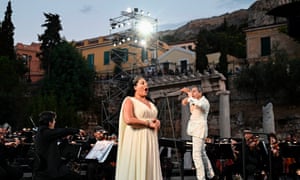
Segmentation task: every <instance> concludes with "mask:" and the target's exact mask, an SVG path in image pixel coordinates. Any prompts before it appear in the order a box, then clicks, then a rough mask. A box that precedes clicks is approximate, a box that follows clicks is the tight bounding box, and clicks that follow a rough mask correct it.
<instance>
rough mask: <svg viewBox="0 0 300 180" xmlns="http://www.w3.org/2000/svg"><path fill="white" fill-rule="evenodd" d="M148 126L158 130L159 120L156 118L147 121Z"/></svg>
mask: <svg viewBox="0 0 300 180" xmlns="http://www.w3.org/2000/svg"><path fill="white" fill-rule="evenodd" d="M149 122H150V123H149V128H152V129H155V130H159V129H160V120H158V119H153V120H150V121H149Z"/></svg>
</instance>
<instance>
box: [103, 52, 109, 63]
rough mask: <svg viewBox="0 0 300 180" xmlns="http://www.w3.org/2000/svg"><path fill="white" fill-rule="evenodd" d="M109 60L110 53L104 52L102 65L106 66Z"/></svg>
mask: <svg viewBox="0 0 300 180" xmlns="http://www.w3.org/2000/svg"><path fill="white" fill-rule="evenodd" d="M109 60H110V51H105V52H104V65H108V64H109Z"/></svg>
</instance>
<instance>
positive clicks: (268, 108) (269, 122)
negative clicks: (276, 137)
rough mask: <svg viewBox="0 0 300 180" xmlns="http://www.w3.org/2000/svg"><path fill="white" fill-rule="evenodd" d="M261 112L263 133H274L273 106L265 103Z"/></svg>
mask: <svg viewBox="0 0 300 180" xmlns="http://www.w3.org/2000/svg"><path fill="white" fill-rule="evenodd" d="M262 111H263V129H264V133H268V134H269V133H275V123H274V112H273V104H272V103H271V102H269V103H267V104H266V105H265V106H263V107H262Z"/></svg>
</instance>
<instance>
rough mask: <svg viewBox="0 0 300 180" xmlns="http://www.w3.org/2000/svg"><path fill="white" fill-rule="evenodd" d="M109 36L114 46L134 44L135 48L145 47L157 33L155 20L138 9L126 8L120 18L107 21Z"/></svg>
mask: <svg viewBox="0 0 300 180" xmlns="http://www.w3.org/2000/svg"><path fill="white" fill-rule="evenodd" d="M109 21H110V34H111V35H112V41H113V45H114V46H118V45H122V44H125V43H134V44H135V45H137V46H144V47H145V46H147V44H148V43H149V41H150V40H151V39H152V37H153V34H154V33H156V31H157V23H158V21H157V19H155V18H152V17H151V16H150V13H149V12H147V13H145V12H144V11H143V10H139V9H138V8H133V9H131V8H128V9H127V10H126V11H122V12H121V16H119V17H116V18H111V19H109Z"/></svg>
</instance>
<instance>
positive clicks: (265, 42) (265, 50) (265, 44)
mask: <svg viewBox="0 0 300 180" xmlns="http://www.w3.org/2000/svg"><path fill="white" fill-rule="evenodd" d="M260 42H261V56H268V55H270V54H271V40H270V37H263V38H261V39H260Z"/></svg>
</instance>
